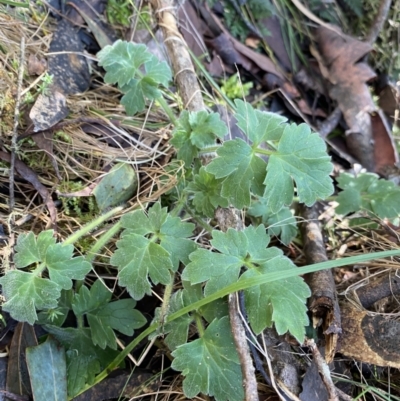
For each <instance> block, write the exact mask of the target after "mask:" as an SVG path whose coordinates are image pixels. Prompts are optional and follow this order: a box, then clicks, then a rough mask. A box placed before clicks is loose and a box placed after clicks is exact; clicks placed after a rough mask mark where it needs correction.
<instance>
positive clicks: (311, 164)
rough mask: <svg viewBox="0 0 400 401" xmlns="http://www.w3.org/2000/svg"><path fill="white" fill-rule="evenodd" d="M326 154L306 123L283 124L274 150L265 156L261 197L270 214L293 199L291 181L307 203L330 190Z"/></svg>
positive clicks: (329, 165)
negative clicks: (265, 170)
mask: <svg viewBox="0 0 400 401" xmlns="http://www.w3.org/2000/svg"><path fill="white" fill-rule="evenodd" d="M331 172H332V164H331V162H330V157H329V156H328V155H327V153H326V145H325V142H324V141H323V139H322V138H320V136H319V135H318V134H315V133H311V129H310V127H309V126H308V125H306V124H300V125H296V124H291V125H288V126H286V128H285V130H284V132H283V134H282V137H281V140H280V141H279V145H278V148H277V150H276V152H273V154H272V155H271V156H270V158H269V162H268V166H267V175H266V177H265V181H264V184H265V191H264V195H263V196H264V197H265V198H266V200H267V202H268V206H269V207H270V209H271V211H272V212H273V213H277V212H278V211H279V210H280V209H282V207H283V206H290V204H291V203H292V202H293V195H294V182H295V183H296V188H297V194H298V197H299V200H300V202H303V203H305V204H306V205H307V206H311V205H312V204H314V203H315V202H316V201H317V199H324V198H326V197H328V196H329V195H331V194H332V193H333V185H332V180H331V178H330V177H329V174H330V173H331Z"/></svg>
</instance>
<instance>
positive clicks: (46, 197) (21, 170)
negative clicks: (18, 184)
mask: <svg viewBox="0 0 400 401" xmlns="http://www.w3.org/2000/svg"><path fill="white" fill-rule="evenodd" d="M0 159H1V160H3V161H5V162H7V163H10V162H11V155H10V154H9V153H6V152H3V151H0ZM15 169H16V170H17V172H18V174H19V175H20V176H21V177H22V178H23V179H25V180H26V181H28V182H30V183H31V184H32V185H33V187H34V188H35V189H36V191H38V192H39V194H40V196H41V197H42V199H43V201H44V203H45V204H46V206H47V209H48V210H49V213H50V219H51V222H52V224H53V225H55V224H56V221H57V210H56V206H55V204H54V202H53V199H51V195H50V193H49V191H48V189H47V188H46V187H45V186H44V185H43V184H42V183H41V182H40V181H39V178H38V176H37V175H36V173H35V172H34V171H33V170H31V169H30V168H29V167H28V166H27V165H26V164H25V163H23V162H22V161H21V160H18V159H16V160H15Z"/></svg>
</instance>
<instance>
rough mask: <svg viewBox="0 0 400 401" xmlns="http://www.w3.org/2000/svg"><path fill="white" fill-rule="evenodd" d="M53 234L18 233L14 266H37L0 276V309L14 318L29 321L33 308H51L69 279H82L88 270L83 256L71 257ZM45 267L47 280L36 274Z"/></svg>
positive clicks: (67, 247)
mask: <svg viewBox="0 0 400 401" xmlns="http://www.w3.org/2000/svg"><path fill="white" fill-rule="evenodd" d="M53 235H54V232H53V230H48V231H43V232H41V233H40V234H39V235H38V236H37V237H35V236H34V234H33V233H28V234H21V235H20V236H19V237H18V240H17V245H16V255H15V264H16V267H17V268H22V267H27V266H30V265H31V264H36V265H37V266H36V267H35V269H34V270H32V271H31V272H29V273H28V272H22V271H18V270H13V271H10V272H8V273H6V275H5V276H4V277H2V278H1V279H0V284H1V285H2V286H3V294H4V296H5V298H6V302H5V304H4V308H5V310H7V311H9V312H10V314H11V315H12V316H13V317H14V318H15V319H16V320H18V321H26V322H29V323H30V324H33V323H34V322H35V320H36V319H37V314H36V309H52V308H55V307H56V306H57V299H58V298H59V297H60V291H61V289H64V290H69V289H71V288H72V280H73V279H75V280H83V279H84V278H85V276H86V274H87V273H88V272H89V271H90V269H91V265H90V263H89V262H87V261H85V259H84V258H83V257H81V256H79V257H73V251H74V247H73V245H63V244H61V243H56V242H55V239H54V237H53ZM45 268H47V270H48V272H49V276H50V280H49V279H44V278H41V277H40V275H41V274H42V272H43V271H44V269H45Z"/></svg>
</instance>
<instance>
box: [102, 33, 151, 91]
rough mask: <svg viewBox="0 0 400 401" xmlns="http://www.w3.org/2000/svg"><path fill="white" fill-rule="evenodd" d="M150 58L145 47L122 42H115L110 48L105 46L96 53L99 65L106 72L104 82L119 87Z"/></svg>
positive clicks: (132, 76)
mask: <svg viewBox="0 0 400 401" xmlns="http://www.w3.org/2000/svg"><path fill="white" fill-rule="evenodd" d="M152 57H153V55H152V54H151V53H150V52H149V51H148V50H147V47H146V46H145V45H143V44H135V43H132V42H126V41H122V40H117V41H116V42H115V43H114V44H113V45H112V46H106V47H105V48H104V49H103V50H101V51H100V52H99V53H97V58H98V59H99V65H100V66H102V67H104V69H105V70H106V71H107V73H106V75H105V77H104V80H105V82H107V83H111V84H115V83H117V84H118V85H119V86H120V87H122V86H125V85H127V84H128V83H129V82H130V81H131V80H132V79H133V78H134V77H135V75H136V73H137V71H138V69H139V68H140V67H141V66H142V65H143V64H144V63H146V62H148V61H150V60H151V59H152Z"/></svg>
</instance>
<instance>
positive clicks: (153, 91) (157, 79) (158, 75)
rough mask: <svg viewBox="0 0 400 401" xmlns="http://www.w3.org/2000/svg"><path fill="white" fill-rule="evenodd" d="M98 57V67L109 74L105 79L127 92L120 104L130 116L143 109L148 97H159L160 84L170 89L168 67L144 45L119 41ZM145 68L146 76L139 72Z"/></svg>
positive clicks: (152, 98)
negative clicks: (141, 68)
mask: <svg viewBox="0 0 400 401" xmlns="http://www.w3.org/2000/svg"><path fill="white" fill-rule="evenodd" d="M97 57H98V58H99V60H100V61H99V65H101V66H103V67H104V69H105V70H106V71H107V73H106V75H105V76H104V80H105V81H106V82H107V83H112V84H114V83H117V84H118V86H119V88H120V89H121V90H122V92H123V93H124V96H123V97H122V99H121V104H122V105H124V106H125V108H126V112H127V114H130V115H133V114H136V113H137V112H138V111H142V110H143V109H144V107H145V99H146V98H147V99H150V100H154V99H157V98H158V97H160V96H161V92H160V90H159V89H158V87H159V85H164V86H167V85H168V82H169V81H170V80H171V78H172V74H171V69H170V68H169V66H168V64H167V63H166V62H165V61H163V62H159V61H158V59H157V57H155V56H154V55H152V54H151V53H150V52H149V51H148V50H147V48H146V46H144V45H142V44H140V45H137V44H134V43H132V42H126V41H121V40H118V41H116V42H115V43H114V44H113V45H112V46H106V47H105V48H104V49H103V50H101V51H100V52H99V53H98V54H97ZM142 66H143V67H144V71H145V73H144V74H143V73H142V72H141V71H140V67H142Z"/></svg>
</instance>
